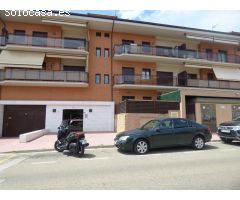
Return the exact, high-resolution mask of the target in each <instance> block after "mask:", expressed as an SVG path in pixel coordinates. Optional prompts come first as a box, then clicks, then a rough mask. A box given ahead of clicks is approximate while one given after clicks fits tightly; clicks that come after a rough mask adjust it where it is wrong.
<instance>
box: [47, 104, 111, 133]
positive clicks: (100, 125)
mask: <svg viewBox="0 0 240 200" xmlns="http://www.w3.org/2000/svg"><path fill="white" fill-rule="evenodd" d="M89 103H90V102H89ZM53 109H56V112H53ZM64 109H83V131H86V132H98V131H99V132H105V131H106V132H109V131H110V132H113V131H114V104H112V105H91V103H90V104H89V105H47V107H46V127H45V128H46V129H48V130H49V132H56V131H57V127H58V126H59V125H60V124H61V122H62V116H63V110H64ZM89 109H92V112H89Z"/></svg>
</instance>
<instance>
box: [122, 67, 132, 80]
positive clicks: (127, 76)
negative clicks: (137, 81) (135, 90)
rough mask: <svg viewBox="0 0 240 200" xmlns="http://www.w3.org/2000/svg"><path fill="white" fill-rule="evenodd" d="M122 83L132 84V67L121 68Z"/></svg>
mask: <svg viewBox="0 0 240 200" xmlns="http://www.w3.org/2000/svg"><path fill="white" fill-rule="evenodd" d="M122 75H123V83H128V84H134V68H131V67H123V68H122Z"/></svg>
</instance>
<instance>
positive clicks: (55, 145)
mask: <svg viewBox="0 0 240 200" xmlns="http://www.w3.org/2000/svg"><path fill="white" fill-rule="evenodd" d="M54 149H55V150H56V151H58V152H63V151H64V149H62V148H61V147H60V144H59V141H58V140H57V141H56V142H55V144H54Z"/></svg>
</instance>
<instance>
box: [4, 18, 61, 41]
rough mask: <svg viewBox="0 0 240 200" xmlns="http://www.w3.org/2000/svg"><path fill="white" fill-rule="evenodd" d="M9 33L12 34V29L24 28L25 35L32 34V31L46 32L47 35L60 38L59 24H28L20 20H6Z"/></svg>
mask: <svg viewBox="0 0 240 200" xmlns="http://www.w3.org/2000/svg"><path fill="white" fill-rule="evenodd" d="M6 25H7V30H8V32H9V34H13V33H14V30H15V29H16V30H25V31H26V35H32V32H33V31H39V32H47V33H48V37H56V38H60V37H61V36H62V31H61V27H60V26H50V25H42V24H29V23H20V22H6Z"/></svg>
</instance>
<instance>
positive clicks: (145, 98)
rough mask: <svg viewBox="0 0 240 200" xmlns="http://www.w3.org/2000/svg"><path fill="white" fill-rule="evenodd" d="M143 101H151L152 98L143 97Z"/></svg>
mask: <svg viewBox="0 0 240 200" xmlns="http://www.w3.org/2000/svg"><path fill="white" fill-rule="evenodd" d="M143 100H152V97H143Z"/></svg>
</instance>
